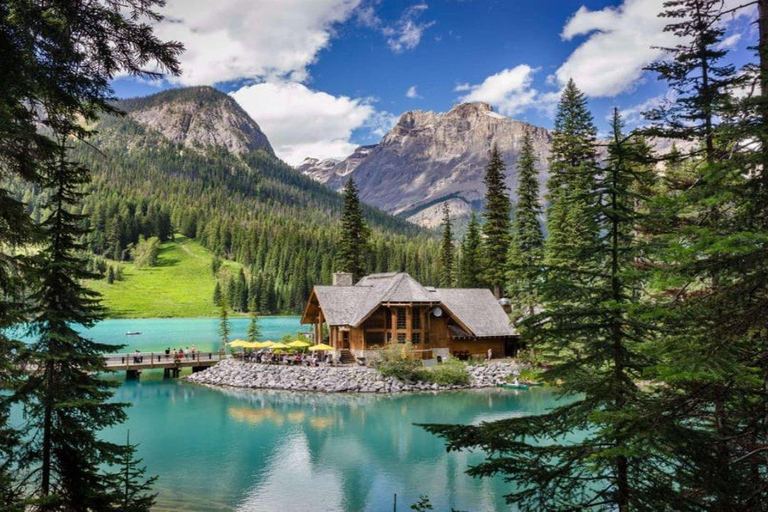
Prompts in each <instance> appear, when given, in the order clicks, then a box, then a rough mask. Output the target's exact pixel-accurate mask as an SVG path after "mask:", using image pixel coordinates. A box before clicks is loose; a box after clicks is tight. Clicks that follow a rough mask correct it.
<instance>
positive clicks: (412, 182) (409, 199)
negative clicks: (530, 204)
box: [302, 103, 550, 227]
mask: <svg viewBox="0 0 768 512" xmlns="http://www.w3.org/2000/svg"><path fill="white" fill-rule="evenodd" d="M526 132H528V133H530V134H531V137H532V138H533V143H534V150H535V152H536V155H537V156H538V157H539V159H540V162H541V163H542V166H541V170H542V172H541V175H540V180H541V182H542V185H543V184H544V183H546V161H547V158H548V157H549V145H550V135H549V132H548V131H547V130H545V129H544V128H538V127H536V126H532V125H530V124H527V123H524V122H521V121H516V120H514V119H510V118H507V117H504V116H502V115H499V114H497V113H496V112H494V111H493V109H492V108H491V106H490V105H487V104H485V103H467V104H461V105H457V106H456V107H454V108H453V109H451V110H450V111H449V112H446V113H435V112H424V111H410V112H406V113H404V114H403V115H402V116H401V117H400V120H399V121H398V123H397V124H396V125H395V127H394V128H392V130H390V132H389V133H388V134H387V135H386V136H385V137H384V138H383V139H382V141H381V142H380V143H379V144H377V145H375V146H363V147H362V148H359V149H358V150H357V151H356V152H355V153H354V154H353V155H351V156H350V157H349V158H347V159H346V160H344V161H342V162H339V163H337V164H334V165H326V166H325V167H324V168H320V167H319V166H317V167H311V166H308V167H304V168H303V169H302V171H303V172H304V173H305V174H307V175H309V176H312V177H313V178H314V179H316V180H318V181H320V182H322V183H325V184H326V185H327V186H329V187H331V188H333V189H336V190H338V189H340V188H341V187H342V186H343V185H344V182H345V181H346V180H347V179H348V178H349V177H350V176H351V177H353V178H354V179H355V182H356V183H357V185H358V187H359V189H360V199H361V200H363V201H364V202H366V203H368V204H371V205H373V206H376V207H379V208H381V209H383V210H385V211H388V212H390V213H393V214H396V215H402V216H404V217H407V218H408V219H409V220H411V221H413V222H415V223H417V224H420V225H422V226H425V227H432V226H435V225H437V224H439V222H440V217H441V211H440V207H441V205H442V203H443V202H446V201H448V202H449V205H450V207H451V211H452V212H453V214H454V215H456V216H458V217H464V216H468V215H469V213H470V212H471V211H472V210H478V209H479V208H480V206H481V204H482V198H483V196H484V194H485V186H484V185H483V176H484V174H485V166H486V165H487V163H488V158H489V155H490V151H491V148H492V147H493V145H494V144H495V145H497V146H498V148H499V151H500V152H501V155H502V157H503V159H504V161H505V162H506V164H507V185H508V186H509V187H510V191H511V192H512V193H513V195H514V191H515V190H516V189H517V172H516V164H517V159H518V157H519V152H520V148H521V147H522V141H523V136H524V135H525V133H526ZM542 190H543V188H542Z"/></svg>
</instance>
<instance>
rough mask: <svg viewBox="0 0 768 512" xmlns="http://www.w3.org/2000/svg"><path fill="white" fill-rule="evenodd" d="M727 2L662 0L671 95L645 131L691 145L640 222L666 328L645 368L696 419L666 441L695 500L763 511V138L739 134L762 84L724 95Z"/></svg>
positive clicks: (681, 417)
mask: <svg viewBox="0 0 768 512" xmlns="http://www.w3.org/2000/svg"><path fill="white" fill-rule="evenodd" d="M723 9H724V7H723V5H722V4H721V3H720V2H715V1H710V0H688V1H678V0H675V1H670V2H667V4H666V10H665V13H664V16H665V17H667V18H668V19H669V20H670V24H669V26H668V28H667V30H668V31H669V32H672V33H674V34H675V35H677V36H678V41H680V44H678V45H677V46H675V47H673V48H668V49H667V55H668V56H669V57H668V59H666V60H664V61H662V62H659V63H658V64H655V65H653V66H652V67H651V69H652V70H654V71H656V72H657V73H659V75H660V78H661V79H662V80H665V81H666V82H667V83H668V84H669V85H670V87H671V88H672V89H673V90H675V91H676V92H677V94H678V96H679V97H678V98H677V100H676V102H675V103H674V104H671V105H664V106H662V107H660V108H658V109H654V110H652V111H651V112H649V114H648V115H649V118H650V119H651V121H652V122H653V123H654V125H653V127H652V128H651V129H650V130H648V133H650V134H652V135H663V136H666V137H669V138H673V139H679V140H688V141H692V142H697V143H700V145H699V146H694V147H695V149H694V150H693V151H689V152H687V154H679V153H678V154H677V155H675V156H674V159H668V164H667V165H668V166H669V167H670V169H669V170H668V171H667V172H665V180H664V184H663V186H662V187H660V193H659V197H658V198H657V199H656V201H655V205H654V211H658V218H657V219H656V222H654V223H653V224H651V225H649V226H647V227H646V229H647V231H648V232H649V233H650V235H651V237H652V241H653V244H654V247H655V248H656V251H655V252H654V253H652V254H651V256H652V260H651V263H652V264H654V265H655V267H656V268H658V269H659V270H658V279H657V281H656V282H655V283H654V287H653V288H652V290H653V291H654V292H655V296H656V297H657V301H658V304H659V310H660V313H659V314H658V317H659V319H660V320H659V323H660V325H661V326H662V327H663V328H664V329H665V331H666V336H664V337H663V338H661V339H660V340H659V342H658V343H657V344H656V347H655V352H656V353H657V354H660V363H659V364H658V365H657V366H656V367H655V368H654V372H653V373H651V374H650V375H649V376H650V377H652V378H657V379H662V380H664V381H665V382H666V384H667V385H666V386H665V387H664V388H663V390H662V398H663V399H664V401H665V402H664V407H663V409H662V411H663V415H664V416H661V415H660V417H666V418H667V421H668V422H670V423H673V424H675V425H677V426H678V428H680V427H679V426H683V427H686V426H689V425H695V427H696V428H695V432H694V434H695V435H696V436H697V439H696V442H695V444H693V443H691V442H686V443H682V442H681V443H679V444H678V445H677V446H675V447H674V450H675V452H676V453H677V454H678V456H679V457H680V458H681V459H684V460H685V461H686V464H684V465H682V466H681V467H682V470H681V471H680V472H679V473H678V475H679V479H680V485H681V486H682V487H684V488H687V489H689V490H690V491H689V495H690V497H691V502H692V506H693V507H698V508H703V509H708V510H764V509H765V508H766V507H768V484H767V483H766V480H765V478H764V476H761V475H765V472H766V471H768V461H766V460H765V458H764V457H760V456H757V454H758V453H760V451H761V450H763V449H764V447H765V446H766V443H767V442H768V416H766V413H767V412H768V408H767V407H766V395H765V389H766V383H768V365H766V363H765V354H766V353H768V336H767V335H766V329H765V321H764V318H762V319H759V318H758V317H756V316H755V312H756V311H761V310H762V311H764V310H765V308H766V307H768V303H766V301H765V296H766V295H765V291H766V290H768V279H766V276H767V275H768V262H766V258H765V255H764V253H765V249H764V248H765V244H766V242H768V226H766V220H765V219H766V218H768V214H767V213H766V212H768V208H767V206H768V195H766V193H765V190H766V188H765V187H764V184H765V183H766V181H767V180H766V177H765V176H766V175H765V167H764V163H765V162H766V159H765V158H764V151H765V147H764V146H762V147H760V146H758V145H755V144H744V141H747V140H750V141H758V140H763V141H764V140H766V133H768V123H767V122H766V118H765V116H762V115H761V114H760V111H761V106H760V105H764V104H765V103H763V102H765V97H764V96H763V95H764V94H765V91H762V92H761V93H758V96H762V98H758V99H757V101H753V100H751V99H749V98H745V99H743V100H742V99H738V98H734V97H733V96H732V90H733V89H734V88H735V87H737V86H738V85H740V84H741V83H742V82H743V80H745V79H746V78H749V77H750V67H751V66H748V67H747V69H746V70H744V73H737V72H736V71H735V69H734V67H733V66H732V65H731V64H730V63H729V62H730V60H729V59H726V55H727V50H726V48H725V46H724V45H723V44H722V42H723V40H724V37H725V33H724V30H723V25H722V23H721V22H720V20H721V19H722V17H723V16H724V15H725V14H726V13H725V12H724V11H723ZM761 43H762V44H764V43H765V41H761ZM759 58H760V53H759V51H758V59H759ZM755 68H759V66H754V67H753V68H752V69H755ZM753 76H754V75H753ZM688 428H689V429H690V430H693V428H691V427H688ZM681 430H682V428H681ZM689 437H690V436H689Z"/></svg>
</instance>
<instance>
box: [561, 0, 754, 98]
mask: <svg viewBox="0 0 768 512" xmlns="http://www.w3.org/2000/svg"><path fill="white" fill-rule="evenodd" d="M664 1H665V0H624V2H623V3H622V4H621V5H620V6H618V7H606V8H605V9H601V10H599V11H590V10H589V9H587V8H586V7H581V8H580V9H579V10H578V11H576V13H575V14H574V15H573V16H572V17H571V18H570V19H569V20H568V22H567V23H566V25H565V27H564V28H563V31H562V34H561V36H562V38H563V39H564V40H566V41H570V40H572V39H574V38H576V37H580V36H586V40H585V41H584V42H583V43H581V44H580V45H579V46H578V47H577V48H576V50H575V51H574V52H573V53H571V55H570V56H569V57H568V59H567V60H566V61H565V62H564V63H563V64H562V65H561V66H560V68H558V70H557V71H556V72H555V76H554V78H555V81H556V82H558V83H559V84H560V85H563V84H565V83H566V82H567V81H568V79H569V78H573V79H574V80H575V81H576V84H577V85H578V86H579V88H580V89H581V90H582V91H584V93H586V94H587V95H588V96H592V97H613V96H616V95H618V94H620V93H622V92H625V91H627V90H630V89H631V88H632V87H633V86H634V85H635V84H637V83H638V81H639V80H640V79H641V76H642V74H643V68H644V67H646V66H648V65H649V64H651V63H652V62H654V61H657V60H659V59H660V58H662V57H663V56H664V51H663V50H661V49H659V47H661V48H663V47H671V46H674V45H676V44H678V43H679V41H678V40H677V39H676V37H675V36H674V34H671V33H669V32H665V31H664V27H665V26H666V25H667V23H669V19H667V18H660V17H659V16H658V14H659V13H660V12H661V11H662V10H663V8H664ZM739 3H741V2H740V0H725V8H726V9H728V8H732V7H735V6H736V5H737V4H739ZM740 15H748V12H747V11H746V10H744V11H742V12H741V13H740ZM729 19H730V18H729ZM727 21H728V20H725V21H724V23H725V22H727ZM729 39H730V40H729V41H728V43H729V44H735V43H736V42H737V40H738V39H731V38H729Z"/></svg>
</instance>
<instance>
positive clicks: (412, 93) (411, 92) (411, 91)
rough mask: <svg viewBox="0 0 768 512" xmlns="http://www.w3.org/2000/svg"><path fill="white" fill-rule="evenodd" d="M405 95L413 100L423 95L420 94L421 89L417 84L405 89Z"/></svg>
mask: <svg viewBox="0 0 768 512" xmlns="http://www.w3.org/2000/svg"><path fill="white" fill-rule="evenodd" d="M405 97H406V98H410V99H412V100H415V99H417V98H421V96H419V91H418V89H417V88H416V86H415V85H412V86H410V87H409V88H408V90H407V91H405Z"/></svg>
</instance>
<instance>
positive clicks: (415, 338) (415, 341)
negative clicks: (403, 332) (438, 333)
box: [411, 332, 421, 345]
mask: <svg viewBox="0 0 768 512" xmlns="http://www.w3.org/2000/svg"><path fill="white" fill-rule="evenodd" d="M411 343H413V344H414V345H418V344H419V343H421V333H420V332H414V333H413V334H411Z"/></svg>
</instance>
